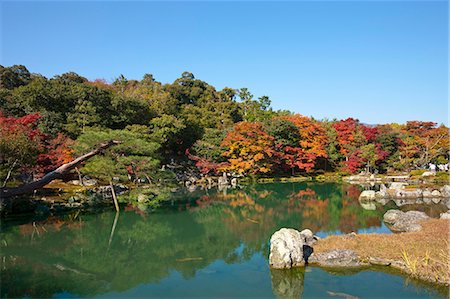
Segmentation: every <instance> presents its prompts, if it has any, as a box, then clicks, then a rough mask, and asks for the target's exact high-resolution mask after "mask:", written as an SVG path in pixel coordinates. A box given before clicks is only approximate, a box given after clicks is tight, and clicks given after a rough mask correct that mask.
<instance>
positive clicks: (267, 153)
mask: <svg viewBox="0 0 450 299" xmlns="http://www.w3.org/2000/svg"><path fill="white" fill-rule="evenodd" d="M273 141H274V138H273V137H272V136H270V135H269V134H267V133H266V132H265V131H264V128H263V125H262V124H261V123H250V122H245V121H243V122H240V123H237V124H236V125H235V126H234V128H233V130H232V131H231V132H229V133H228V134H227V135H226V136H225V138H224V140H223V142H222V144H221V146H223V147H225V148H226V151H225V152H224V153H223V156H224V157H226V158H227V159H228V162H229V166H228V167H227V168H226V169H225V170H227V171H234V172H238V173H242V174H261V173H268V172H270V171H271V169H272V166H273V161H272V157H273V156H274V154H275V151H274V149H273Z"/></svg>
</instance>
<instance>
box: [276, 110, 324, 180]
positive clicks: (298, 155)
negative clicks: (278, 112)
mask: <svg viewBox="0 0 450 299" xmlns="http://www.w3.org/2000/svg"><path fill="white" fill-rule="evenodd" d="M276 119H277V118H275V119H274V120H276ZM279 119H280V120H282V121H287V122H290V123H291V124H293V125H294V127H295V129H294V128H292V125H289V124H286V123H285V124H284V128H283V129H282V130H281V132H276V131H275V132H273V133H274V134H280V136H283V138H282V139H281V140H280V139H279V140H278V142H277V145H276V148H277V153H278V155H281V160H282V161H284V163H285V164H286V165H287V166H288V168H289V169H291V170H292V173H293V171H294V169H299V170H304V171H311V170H312V169H313V168H314V167H315V166H316V164H317V159H318V158H326V157H327V152H326V148H325V146H326V143H327V136H326V132H325V129H324V128H323V127H322V126H321V125H320V124H319V123H318V122H316V121H314V120H312V119H311V118H309V117H306V116H302V115H300V114H295V115H290V116H281V117H279ZM280 124H281V123H280ZM283 131H284V132H283ZM283 139H284V140H283Z"/></svg>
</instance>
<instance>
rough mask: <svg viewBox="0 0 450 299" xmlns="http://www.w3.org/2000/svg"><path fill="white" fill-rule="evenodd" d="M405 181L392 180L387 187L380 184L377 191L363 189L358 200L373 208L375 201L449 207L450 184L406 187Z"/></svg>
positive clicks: (399, 204)
mask: <svg viewBox="0 0 450 299" xmlns="http://www.w3.org/2000/svg"><path fill="white" fill-rule="evenodd" d="M407 185H408V184H407V183H401V182H393V183H391V185H390V186H389V188H387V187H386V186H385V185H384V184H381V185H380V190H379V191H374V190H364V191H363V192H361V194H360V196H359V202H360V203H361V205H362V206H363V208H366V209H369V210H370V209H375V205H374V203H375V202H378V203H380V204H382V205H385V204H387V203H388V202H389V201H391V200H392V201H394V202H395V204H396V205H397V206H402V205H405V204H430V203H435V204H438V203H443V204H446V205H447V206H448V208H449V209H450V186H449V185H445V186H443V187H441V188H406V186H407Z"/></svg>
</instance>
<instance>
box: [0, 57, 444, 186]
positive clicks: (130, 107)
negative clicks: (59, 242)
mask: <svg viewBox="0 0 450 299" xmlns="http://www.w3.org/2000/svg"><path fill="white" fill-rule="evenodd" d="M270 105H271V101H270V99H269V97H267V96H262V97H260V98H254V96H253V95H252V94H251V93H250V91H249V90H248V89H247V88H239V89H234V88H228V87H225V88H223V89H222V90H216V88H215V87H214V86H212V85H210V84H208V83H206V82H204V81H202V80H199V79H196V78H195V77H194V75H193V74H192V73H189V72H184V73H183V74H182V75H181V77H180V78H177V79H176V80H175V81H174V82H173V83H171V84H163V83H161V82H158V81H156V80H155V78H154V77H153V75H151V74H145V75H144V76H143V78H142V79H141V80H128V79H127V78H125V77H124V76H122V75H121V76H119V77H118V78H117V79H115V80H114V82H112V83H108V82H106V81H105V80H100V79H99V80H94V81H89V80H88V79H86V78H84V77H82V76H81V75H78V74H76V73H73V72H68V73H64V74H61V75H57V76H55V77H53V78H45V77H44V76H42V75H40V74H34V73H30V72H29V71H28V70H27V68H26V67H24V66H21V65H14V66H11V67H3V66H0V178H1V182H0V184H2V185H3V187H4V186H6V185H7V184H8V182H9V183H11V182H14V181H16V182H19V181H25V182H26V181H32V180H34V179H36V178H39V177H41V176H42V175H44V174H45V173H48V172H49V171H51V170H54V169H55V168H56V167H58V166H60V165H61V164H63V163H66V162H68V161H70V160H72V159H73V158H74V157H77V156H79V155H81V154H83V153H86V152H87V151H89V150H92V149H94V148H95V147H96V146H98V144H100V143H101V142H105V141H107V140H120V141H121V142H122V143H121V144H120V145H118V146H114V147H111V148H110V149H108V150H107V151H105V154H104V155H99V156H96V157H94V158H92V159H91V160H89V161H88V162H86V163H85V164H84V165H83V166H82V167H81V168H80V169H79V170H78V171H80V172H81V173H82V174H86V175H89V176H92V177H96V178H99V179H101V180H105V181H108V180H110V179H111V177H112V176H114V177H119V178H120V179H121V180H124V181H126V180H136V179H137V178H140V179H143V180H147V181H150V182H151V181H152V180H155V179H157V178H158V177H159V176H164V175H166V174H164V173H163V172H161V167H162V165H164V164H166V163H170V162H171V161H173V160H175V161H188V160H189V161H192V163H193V164H195V165H196V166H197V167H198V169H199V171H200V172H201V173H203V174H209V175H218V174H220V173H221V172H224V171H227V172H234V173H239V174H242V175H247V176H275V175H276V176H290V175H296V174H304V173H312V172H314V173H318V172H325V171H326V172H328V171H339V172H344V173H349V174H350V173H356V172H359V171H362V170H368V171H371V172H374V171H377V172H386V171H409V170H412V169H417V168H424V167H426V166H427V165H428V164H429V163H435V164H446V163H448V159H449V129H448V128H447V127H446V126H444V125H438V124H436V123H434V122H427V121H417V120H412V121H409V122H407V123H406V124H397V123H391V124H379V125H366V124H363V123H360V122H359V121H358V120H357V119H353V118H348V119H344V120H336V119H334V120H327V119H325V120H316V119H314V118H310V117H307V116H303V115H300V114H294V113H291V112H289V111H285V110H283V111H274V110H273V109H272V108H271V107H270ZM330 114H332V112H331V111H330ZM0 187H1V185H0Z"/></svg>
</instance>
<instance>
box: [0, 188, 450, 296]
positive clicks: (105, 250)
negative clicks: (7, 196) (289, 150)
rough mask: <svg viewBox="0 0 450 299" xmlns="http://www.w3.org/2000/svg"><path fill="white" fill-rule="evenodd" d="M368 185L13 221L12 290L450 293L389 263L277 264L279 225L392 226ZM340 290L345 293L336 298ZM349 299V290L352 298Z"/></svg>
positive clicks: (218, 195) (259, 192) (188, 197)
mask: <svg viewBox="0 0 450 299" xmlns="http://www.w3.org/2000/svg"><path fill="white" fill-rule="evenodd" d="M359 193H360V189H359V188H358V187H355V186H346V185H339V184H313V183H286V184H263V185H254V186H247V187H244V188H243V189H239V190H230V189H228V190H227V191H221V192H217V191H213V190H209V191H197V192H194V193H186V194H178V195H176V196H175V197H174V200H173V201H170V202H167V203H166V204H165V205H163V206H161V207H160V208H158V209H157V210H156V211H152V212H148V211H143V207H140V208H141V209H140V208H139V207H132V206H128V207H122V211H121V212H120V215H117V214H116V213H115V212H113V211H109V210H108V211H104V212H99V213H96V214H92V213H91V214H86V213H79V212H76V211H74V212H71V213H70V214H66V215H62V216H51V217H48V218H46V219H37V218H33V217H36V216H33V217H32V216H28V217H20V218H17V217H16V218H9V219H3V220H2V231H1V240H0V248H1V295H2V297H45V298H49V297H54V298H66V297H68V298H73V297H105V298H111V297H123V298H128V297H140V298H143V297H144V298H148V297H171V298H174V297H222V298H224V297H227V298H228V297H254V298H255V297H257V298H261V297H276V296H278V297H295V298H300V297H301V298H332V297H330V294H329V293H328V292H333V293H345V294H349V295H352V296H355V297H359V298H368V297H375V298H386V297H391V298H400V297H403V298H430V297H431V298H436V297H448V291H446V290H445V289H440V288H438V287H436V286H432V285H426V284H422V283H419V282H416V281H411V280H409V279H408V278H407V277H406V276H403V275H400V274H399V273H393V272H390V273H388V272H384V271H385V270H383V269H365V270H362V271H359V272H358V271H356V272H352V273H351V272H327V271H325V270H322V269H320V268H316V267H307V268H306V269H295V270H287V271H280V270H278V271H275V270H272V271H271V270H270V269H269V267H268V254H269V247H268V246H269V244H268V240H269V239H270V236H271V235H272V233H273V232H274V231H276V230H278V229H279V228H281V227H294V228H298V229H302V228H310V229H311V230H313V231H314V232H317V234H318V235H320V236H325V235H329V234H337V233H349V232H352V231H356V232H369V233H370V232H389V230H388V229H387V228H386V227H385V226H384V225H383V224H382V222H381V218H382V215H383V213H384V211H385V210H386V209H388V208H392V206H385V207H382V206H377V207H376V209H375V210H365V209H363V208H362V207H361V206H360V204H359V202H358V195H359ZM335 298H339V297H335ZM341 298H342V297H341Z"/></svg>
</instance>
